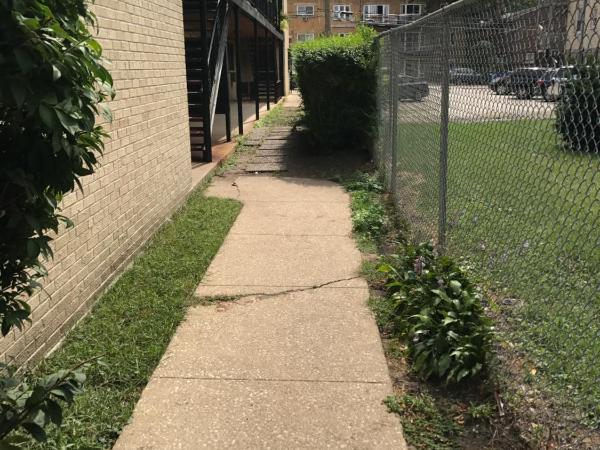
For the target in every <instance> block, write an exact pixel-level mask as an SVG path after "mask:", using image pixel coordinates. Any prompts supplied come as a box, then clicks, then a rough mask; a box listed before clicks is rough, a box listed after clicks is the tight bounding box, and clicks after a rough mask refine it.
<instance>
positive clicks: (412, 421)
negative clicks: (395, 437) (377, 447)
mask: <svg viewBox="0 0 600 450" xmlns="http://www.w3.org/2000/svg"><path fill="white" fill-rule="evenodd" d="M384 403H385V404H386V405H387V407H388V410H389V411H390V412H393V413H396V414H398V415H399V416H400V421H401V422H402V429H403V430H404V437H405V439H406V442H407V443H408V444H409V445H412V446H413V447H415V448H416V449H423V450H429V449H439V450H442V449H459V448H461V447H460V445H459V443H458V439H457V438H458V435H459V433H460V432H461V428H460V427H459V426H458V425H457V424H456V423H455V422H454V421H453V420H452V419H451V417H449V416H450V415H449V412H448V411H441V410H440V408H439V407H438V406H437V405H436V404H435V401H434V399H433V397H431V396H430V395H428V394H404V395H401V396H390V397H388V398H386V399H385V400H384Z"/></svg>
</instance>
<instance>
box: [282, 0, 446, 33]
mask: <svg viewBox="0 0 600 450" xmlns="http://www.w3.org/2000/svg"><path fill="white" fill-rule="evenodd" d="M415 3H418V4H422V5H423V6H424V10H425V11H429V12H431V11H434V10H435V9H437V7H436V2H435V1H432V0H381V1H376V0H372V1H368V0H339V1H338V0H330V11H329V14H331V15H333V9H334V5H349V6H350V10H351V11H352V13H353V16H352V19H351V20H336V19H334V18H333V17H332V20H331V34H333V35H336V34H339V33H351V32H353V31H354V30H355V28H356V23H358V22H359V21H360V19H361V16H362V11H363V6H364V5H371V4H372V5H375V4H381V5H388V6H389V13H390V14H393V15H396V14H400V8H401V5H404V4H415ZM430 4H431V5H432V6H429V5H430ZM298 5H312V6H314V12H315V14H314V16H305V17H302V16H299V15H298V14H297V6H298ZM324 5H325V2H324V1H323V0H288V7H287V9H288V13H287V14H288V21H289V35H290V36H289V37H290V42H291V43H294V42H296V41H297V40H298V34H302V33H313V34H314V35H315V37H318V36H319V35H321V34H324V33H325V14H326V11H325V6H324Z"/></svg>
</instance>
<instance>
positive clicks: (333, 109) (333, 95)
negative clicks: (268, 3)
mask: <svg viewBox="0 0 600 450" xmlns="http://www.w3.org/2000/svg"><path fill="white" fill-rule="evenodd" d="M375 36H376V33H375V31H373V30H372V29H370V28H366V27H363V28H359V29H358V30H357V31H356V32H355V33H353V34H351V35H350V36H344V37H339V36H334V37H323V38H319V39H315V40H313V41H307V42H302V43H298V44H296V45H294V46H293V48H292V56H293V60H294V67H295V70H296V80H297V83H298V88H299V90H300V93H301V95H302V101H303V103H304V112H305V121H306V124H307V126H308V128H309V131H310V133H311V135H312V137H313V138H314V139H315V141H316V142H317V143H319V144H321V145H323V146H328V147H332V148H340V147H344V146H351V147H355V146H364V145H367V144H368V142H369V139H370V136H371V135H372V130H373V125H374V117H375V107H376V93H375V87H376V83H375V52H374V47H373V39H374V37H375Z"/></svg>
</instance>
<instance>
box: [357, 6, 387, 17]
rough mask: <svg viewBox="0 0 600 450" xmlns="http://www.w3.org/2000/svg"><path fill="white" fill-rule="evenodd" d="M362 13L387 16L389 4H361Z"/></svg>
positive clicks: (367, 15)
mask: <svg viewBox="0 0 600 450" xmlns="http://www.w3.org/2000/svg"><path fill="white" fill-rule="evenodd" d="M363 14H364V15H365V16H366V17H369V16H387V15H389V14H390V5H363Z"/></svg>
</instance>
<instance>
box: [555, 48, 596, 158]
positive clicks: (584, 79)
mask: <svg viewBox="0 0 600 450" xmlns="http://www.w3.org/2000/svg"><path fill="white" fill-rule="evenodd" d="M556 127H557V129H558V132H559V133H560V134H561V135H562V137H563V140H564V141H565V143H567V144H568V145H569V147H570V148H571V150H573V151H579V152H588V153H596V154H597V153H598V146H599V145H600V61H598V60H595V59H589V60H588V61H587V62H586V63H584V64H580V65H577V66H575V69H574V71H573V76H572V78H571V79H569V80H567V81H566V82H565V83H564V85H563V88H562V93H561V96H560V98H559V100H558V104H557V106H556Z"/></svg>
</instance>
